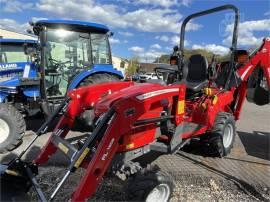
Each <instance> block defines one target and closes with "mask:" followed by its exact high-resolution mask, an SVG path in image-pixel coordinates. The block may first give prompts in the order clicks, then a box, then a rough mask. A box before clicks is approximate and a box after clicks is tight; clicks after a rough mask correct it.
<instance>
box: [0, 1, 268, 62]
mask: <svg viewBox="0 0 270 202" xmlns="http://www.w3.org/2000/svg"><path fill="white" fill-rule="evenodd" d="M227 3H230V4H234V5H236V6H237V7H238V8H239V10H240V13H241V24H240V30H239V43H238V44H239V47H243V48H250V47H254V46H256V45H258V44H259V43H260V42H261V40H262V38H263V37H264V36H270V1H269V0H238V1H237V0H228V1H227V0H35V1H34V0H0V27H2V28H6V29H10V30H16V31H20V32H24V31H25V30H26V29H27V28H28V27H29V25H28V24H27V22H28V21H30V20H32V21H36V20H39V19H44V18H45V19H73V20H83V21H90V22H97V23H102V24H106V25H107V26H108V27H109V28H110V29H111V30H112V31H113V32H114V36H113V37H112V38H111V44H112V51H113V55H116V56H120V57H126V58H130V57H133V56H139V57H140V58H141V60H144V61H149V62H150V61H152V60H153V59H154V58H156V57H158V56H160V55H161V54H166V53H170V52H171V50H172V47H173V46H174V45H177V44H178V43H179V37H178V36H179V31H180V26H181V22H182V20H183V19H184V17H185V16H187V15H189V14H191V13H194V12H198V11H201V10H204V9H209V8H212V7H216V6H220V5H223V4H227ZM231 14H232V13H230V12H229V11H228V12H222V13H220V14H214V15H209V16H207V17H203V18H199V19H195V20H194V21H192V22H191V24H189V26H188V32H187V33H186V41H185V44H186V47H187V48H190V49H197V48H205V49H207V50H209V51H213V52H215V53H218V54H221V55H222V54H225V53H226V52H227V51H228V47H229V46H230V36H231V27H232V26H231V23H232V18H231Z"/></svg>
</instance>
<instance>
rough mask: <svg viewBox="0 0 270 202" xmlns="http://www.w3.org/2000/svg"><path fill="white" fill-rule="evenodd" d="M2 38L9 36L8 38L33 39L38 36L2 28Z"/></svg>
mask: <svg viewBox="0 0 270 202" xmlns="http://www.w3.org/2000/svg"><path fill="white" fill-rule="evenodd" d="M0 38H7V39H33V40H35V39H36V37H35V36H33V35H29V34H23V33H19V32H14V31H9V30H6V29H2V28H0Z"/></svg>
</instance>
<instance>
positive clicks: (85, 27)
mask: <svg viewBox="0 0 270 202" xmlns="http://www.w3.org/2000/svg"><path fill="white" fill-rule="evenodd" d="M33 31H34V33H35V34H36V35H38V36H39V38H40V44H41V73H42V74H43V75H44V76H42V85H41V96H42V97H43V98H45V99H55V98H62V97H64V96H65V95H66V93H67V91H68V90H69V88H70V86H72V85H74V84H72V83H74V82H75V83H76V79H78V80H80V79H81V78H78V77H79V75H82V72H87V71H89V70H91V69H93V68H99V67H106V66H107V67H112V60H111V52H110V46H109V41H108V37H109V29H108V28H107V27H106V26H104V25H100V24H95V23H88V22H80V21H68V20H41V21H38V22H36V23H35V24H34V25H33ZM77 85H78V84H77Z"/></svg>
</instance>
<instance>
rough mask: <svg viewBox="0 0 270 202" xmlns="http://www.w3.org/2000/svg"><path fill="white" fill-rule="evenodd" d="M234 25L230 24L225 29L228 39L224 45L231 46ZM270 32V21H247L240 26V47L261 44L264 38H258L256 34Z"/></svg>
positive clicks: (224, 41)
mask: <svg viewBox="0 0 270 202" xmlns="http://www.w3.org/2000/svg"><path fill="white" fill-rule="evenodd" d="M232 31H233V25H232V24H229V25H227V26H226V28H225V36H226V38H225V39H224V40H223V43H224V44H226V45H229V44H231V41H232ZM260 31H270V19H263V20H253V21H245V22H242V23H240V24H239V35H238V45H240V46H254V45H257V44H260V43H261V41H262V38H263V37H256V36H255V32H260Z"/></svg>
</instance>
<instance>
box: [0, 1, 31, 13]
mask: <svg viewBox="0 0 270 202" xmlns="http://www.w3.org/2000/svg"><path fill="white" fill-rule="evenodd" d="M0 5H1V10H2V11H4V12H8V13H16V12H23V11H25V10H26V9H31V8H33V6H34V4H33V3H31V2H27V1H24V2H23V1H18V0H0Z"/></svg>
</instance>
